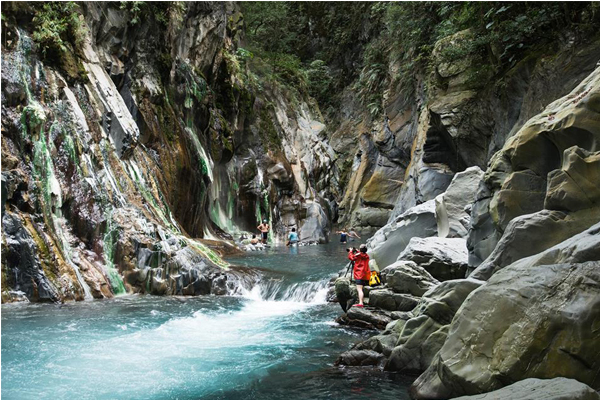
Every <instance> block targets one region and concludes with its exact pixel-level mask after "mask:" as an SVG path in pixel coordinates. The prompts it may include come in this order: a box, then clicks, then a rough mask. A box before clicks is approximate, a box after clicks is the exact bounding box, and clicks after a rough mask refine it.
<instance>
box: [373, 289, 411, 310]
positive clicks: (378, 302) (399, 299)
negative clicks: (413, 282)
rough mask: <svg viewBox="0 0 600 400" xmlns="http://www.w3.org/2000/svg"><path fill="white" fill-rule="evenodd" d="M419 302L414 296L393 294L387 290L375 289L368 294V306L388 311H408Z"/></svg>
mask: <svg viewBox="0 0 600 400" xmlns="http://www.w3.org/2000/svg"><path fill="white" fill-rule="evenodd" d="M418 302H419V299H418V298H417V297H415V296H411V295H409V294H403V293H394V292H393V291H391V290H389V289H377V290H371V291H370V292H369V306H371V307H377V308H383V309H384V310H389V311H410V310H412V309H413V308H415V306H416V305H417V303H418Z"/></svg>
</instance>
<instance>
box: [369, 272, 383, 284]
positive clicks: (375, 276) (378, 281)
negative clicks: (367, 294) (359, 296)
mask: <svg viewBox="0 0 600 400" xmlns="http://www.w3.org/2000/svg"><path fill="white" fill-rule="evenodd" d="M377 285H381V279H379V274H378V273H377V271H371V279H369V286H377Z"/></svg>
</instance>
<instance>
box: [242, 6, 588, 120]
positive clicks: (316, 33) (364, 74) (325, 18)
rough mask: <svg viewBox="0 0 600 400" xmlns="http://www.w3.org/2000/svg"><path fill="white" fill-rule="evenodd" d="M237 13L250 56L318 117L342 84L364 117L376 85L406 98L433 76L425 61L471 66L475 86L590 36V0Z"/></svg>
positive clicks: (376, 104)
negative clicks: (296, 90) (547, 49)
mask: <svg viewBox="0 0 600 400" xmlns="http://www.w3.org/2000/svg"><path fill="white" fill-rule="evenodd" d="M242 11H243V13H244V17H245V20H246V25H247V31H246V36H247V38H248V39H249V43H250V47H249V48H250V50H251V51H252V52H253V53H254V54H256V55H257V56H258V57H259V58H261V59H262V60H263V61H264V62H266V63H268V64H270V65H271V66H272V67H273V70H274V71H275V75H276V76H277V78H279V79H280V80H283V81H286V83H288V84H291V85H293V86H294V87H300V88H301V87H302V86H303V85H305V87H306V89H307V90H308V93H309V94H310V95H311V96H313V97H314V98H315V99H316V100H317V101H318V103H319V105H320V106H321V108H322V109H323V110H327V109H328V108H330V107H332V106H335V105H336V104H337V103H339V97H338V96H339V94H340V93H341V92H342V91H343V89H344V88H346V87H348V86H349V85H352V86H351V87H352V88H353V89H354V90H355V91H356V92H357V93H358V94H359V97H360V99H361V100H362V102H363V104H364V105H365V106H367V107H368V109H369V111H370V112H371V114H372V115H373V116H377V115H379V114H380V112H381V111H382V107H383V104H382V100H383V91H384V89H385V88H386V87H389V86H390V85H392V86H393V87H398V88H400V90H401V91H402V92H404V93H406V94H407V95H409V94H411V93H412V92H413V90H414V88H415V85H416V83H417V82H418V81H419V80H421V81H422V80H426V77H427V76H429V73H430V72H432V71H433V69H432V67H433V61H434V56H435V57H437V58H436V60H437V61H438V62H440V61H441V62H446V63H452V62H456V61H458V60H461V59H463V58H464V57H467V56H469V57H471V58H473V59H474V60H475V61H476V62H477V64H478V65H479V66H481V67H482V68H483V69H484V70H485V71H484V73H474V74H473V76H472V77H471V78H470V79H469V80H470V81H472V83H473V84H482V83H485V81H486V80H488V79H490V77H492V76H493V75H494V74H501V73H502V72H503V71H506V70H507V69H509V68H510V67H512V66H514V65H515V64H516V63H517V62H518V61H519V60H520V59H522V58H523V57H525V56H526V54H527V53H528V52H530V51H531V50H532V49H534V48H537V47H543V46H547V45H548V44H549V43H552V42H553V41H556V40H557V39H558V38H559V37H560V35H561V34H562V33H564V32H567V31H569V30H572V31H576V32H577V34H579V35H580V37H583V36H584V35H586V34H594V33H595V32H597V31H598V30H599V28H600V5H599V4H598V3H593V2H586V3H583V2H567V3H545V2H543V3H542V2H539V3H532V2H519V3H516V2H515V3H512V2H511V3H508V2H452V3H451V2H373V3H366V2H352V3H345V2H278V3H272V2H268V3H265V2H245V3H242ZM464 30H469V31H470V32H471V36H470V37H469V38H468V40H462V41H455V42H454V43H452V45H448V46H443V47H442V48H441V49H439V52H438V54H434V53H435V52H434V45H435V43H436V42H437V41H438V40H440V39H442V38H445V37H448V36H449V35H453V34H455V33H457V32H460V31H464ZM390 66H395V68H394V69H391V68H390ZM392 71H393V72H392Z"/></svg>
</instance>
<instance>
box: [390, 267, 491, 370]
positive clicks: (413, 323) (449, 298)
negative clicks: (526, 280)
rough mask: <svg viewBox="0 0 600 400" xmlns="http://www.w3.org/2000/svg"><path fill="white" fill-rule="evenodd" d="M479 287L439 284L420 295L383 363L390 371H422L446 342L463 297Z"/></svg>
mask: <svg viewBox="0 0 600 400" xmlns="http://www.w3.org/2000/svg"><path fill="white" fill-rule="evenodd" d="M482 284H483V282H482V281H476V280H473V279H457V280H452V281H446V282H442V283H441V284H439V285H438V286H436V287H434V288H432V289H431V290H429V291H428V292H427V293H425V294H424V295H423V298H422V299H421V301H420V302H419V304H418V305H417V307H416V308H415V309H414V310H413V314H414V315H415V316H414V317H413V318H411V319H409V320H407V321H406V322H405V323H404V324H403V325H402V330H401V331H400V333H399V337H398V341H397V343H396V347H395V348H394V349H393V350H392V352H391V354H390V356H389V359H388V361H387V363H386V366H385V367H386V369H388V370H393V371H410V372H422V371H424V370H425V369H426V368H427V367H428V366H429V365H430V364H431V362H432V361H433V359H434V357H435V356H436V354H437V353H438V351H439V350H440V349H441V348H442V345H443V344H444V342H445V341H446V337H447V335H448V328H449V325H450V322H451V321H452V318H453V317H454V315H455V314H456V312H457V310H458V309H459V308H460V306H461V304H462V303H463V302H464V300H465V299H466V297H467V296H468V295H469V294H470V293H471V292H472V291H473V290H475V289H477V288H478V287H479V286H481V285H482Z"/></svg>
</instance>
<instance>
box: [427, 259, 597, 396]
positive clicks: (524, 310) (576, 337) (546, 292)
mask: <svg viewBox="0 0 600 400" xmlns="http://www.w3.org/2000/svg"><path fill="white" fill-rule="evenodd" d="M599 321H600V262H597V261H595V262H586V263H581V264H555V265H540V266H528V265H526V264H522V265H517V264H513V265H511V266H509V267H506V268H504V269H502V270H501V271H499V272H498V273H496V274H495V275H494V276H492V278H490V280H489V281H488V282H487V283H486V284H485V285H483V286H481V287H480V288H479V289H477V290H475V291H473V292H472V293H471V294H470V295H469V296H468V297H467V299H466V301H465V302H464V303H463V305H462V306H461V308H460V310H459V312H458V313H457V314H456V316H455V317H454V319H453V321H452V324H451V326H450V331H449V333H448V338H447V340H446V342H445V343H444V345H443V347H442V348H441V350H440V352H439V354H438V356H437V360H435V363H437V365H435V366H434V365H432V368H433V369H434V370H435V371H437V374H438V377H437V378H436V377H435V376H434V374H433V373H431V371H430V374H429V378H428V379H427V380H421V381H419V382H418V383H417V385H415V390H416V393H417V397H418V398H423V396H420V395H418V393H419V388H423V390H424V391H427V390H431V388H434V387H439V382H437V380H438V379H439V381H440V382H441V383H442V384H443V386H445V387H446V388H447V389H448V390H449V391H450V392H451V394H452V395H455V396H459V395H472V394H479V393H483V392H488V391H492V390H496V389H499V388H502V387H503V386H505V385H507V384H511V383H513V382H517V381H519V380H521V379H525V378H552V377H560V376H562V377H567V378H573V379H577V380H578V381H580V382H583V383H585V384H588V385H590V386H591V387H592V388H594V389H598V388H600V357H599V349H600V335H598V332H597V329H596V328H595V327H596V326H597V325H598V323H599Z"/></svg>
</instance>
